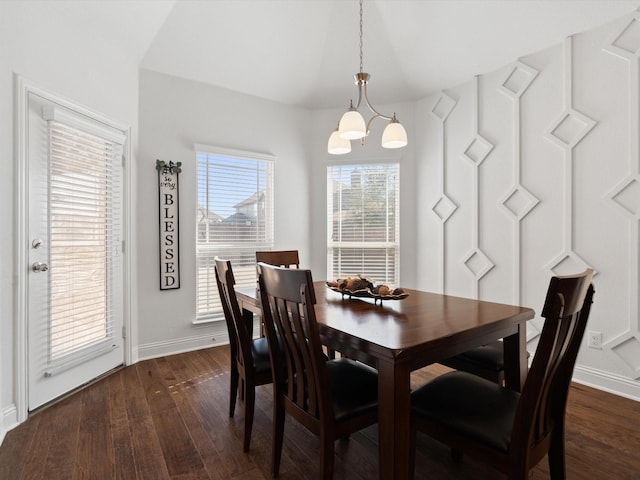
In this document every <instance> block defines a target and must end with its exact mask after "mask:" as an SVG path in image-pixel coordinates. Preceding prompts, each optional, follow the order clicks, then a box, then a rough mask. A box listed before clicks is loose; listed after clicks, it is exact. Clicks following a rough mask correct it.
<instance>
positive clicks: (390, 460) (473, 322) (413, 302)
mask: <svg viewBox="0 0 640 480" xmlns="http://www.w3.org/2000/svg"><path fill="white" fill-rule="evenodd" d="M314 288H315V292H316V300H317V304H316V317H317V320H318V328H319V330H320V335H321V337H322V341H323V343H324V344H325V345H326V346H328V347H330V348H331V349H333V350H335V351H338V352H341V353H343V354H345V355H347V356H349V357H351V358H355V359H358V360H362V361H363V362H365V363H368V364H370V365H372V366H374V367H375V368H376V369H377V370H378V404H379V407H378V408H379V420H378V439H379V456H378V458H379V462H380V464H379V470H380V477H379V478H380V479H381V480H406V479H408V478H409V429H410V413H411V410H410V401H411V400H410V393H411V391H410V380H411V378H410V377H411V372H412V371H413V370H416V369H419V368H422V367H424V366H427V365H429V364H432V363H437V362H438V361H440V360H444V359H446V358H449V357H451V356H453V355H456V354H458V353H462V352H464V351H466V350H469V349H471V348H474V347H478V346H480V345H484V344H486V343H489V342H491V341H493V340H497V339H500V338H503V339H504V355H505V358H504V362H505V384H506V386H507V387H509V388H512V389H514V390H517V391H519V390H520V389H521V387H522V385H523V384H524V380H525V377H526V373H527V351H526V322H527V320H530V319H532V318H534V311H533V310H532V309H531V308H526V307H520V306H514V305H505V304H500V303H492V302H485V301H480V300H473V299H469V298H462V297H454V296H449V295H441V294H437V293H428V292H422V291H419V290H411V289H404V291H405V292H406V293H408V294H409V296H408V297H407V298H404V299H402V300H384V301H382V302H378V303H374V300H373V299H369V298H357V297H349V296H348V295H344V296H343V295H342V294H340V293H338V292H335V291H332V290H329V289H328V288H327V287H326V284H325V282H315V283H314ZM236 293H237V296H238V301H239V303H240V306H241V308H242V309H243V310H244V312H245V315H246V318H247V320H248V321H250V320H251V319H252V318H253V313H256V314H258V315H260V314H261V306H260V299H259V293H258V292H257V290H256V289H255V288H253V287H249V288H236Z"/></svg>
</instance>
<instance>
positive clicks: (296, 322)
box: [258, 263, 378, 480]
mask: <svg viewBox="0 0 640 480" xmlns="http://www.w3.org/2000/svg"><path fill="white" fill-rule="evenodd" d="M258 274H259V275H258V278H259V284H260V296H261V301H262V312H263V320H264V324H265V328H266V331H267V339H268V340H269V352H270V355H271V368H272V369H273V373H274V388H273V392H274V401H273V445H272V475H273V476H274V477H277V476H278V473H279V469H280V457H281V454H282V444H283V440H284V424H285V416H286V414H289V415H290V416H291V417H293V418H294V419H296V420H297V421H298V422H299V423H300V424H302V425H303V426H304V427H306V428H307V429H308V430H309V431H311V432H312V433H313V434H315V435H316V436H318V437H319V440H320V478H322V479H323V480H328V479H332V478H333V470H334V460H335V458H334V456H335V449H334V442H335V441H336V440H337V439H339V438H344V437H348V436H349V435H350V434H351V433H353V432H356V431H358V430H361V429H363V428H365V427H367V426H369V425H372V424H374V423H376V422H377V421H378V401H377V399H378V375H377V372H376V371H375V370H374V369H372V368H370V367H368V366H366V365H363V364H361V363H357V362H355V361H353V360H350V359H346V358H340V359H333V360H328V361H327V359H326V357H325V356H324V353H323V351H322V344H321V342H320V333H319V329H318V324H317V322H316V316H315V303H316V298H315V291H314V289H313V280H312V277H311V270H295V269H287V268H282V267H276V266H273V265H268V264H266V263H259V264H258Z"/></svg>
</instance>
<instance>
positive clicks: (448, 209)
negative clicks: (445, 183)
mask: <svg viewBox="0 0 640 480" xmlns="http://www.w3.org/2000/svg"><path fill="white" fill-rule="evenodd" d="M457 208H458V207H457V206H456V204H455V203H453V202H452V201H451V200H450V199H449V197H447V196H446V195H444V194H443V195H442V196H441V197H440V198H439V199H438V201H437V202H436V203H435V205H434V206H433V208H432V210H433V211H434V213H435V214H436V215H437V216H438V218H439V219H440V221H441V222H442V223H445V222H446V221H447V220H448V219H449V217H450V216H451V215H452V214H453V212H455V211H456V209H457Z"/></svg>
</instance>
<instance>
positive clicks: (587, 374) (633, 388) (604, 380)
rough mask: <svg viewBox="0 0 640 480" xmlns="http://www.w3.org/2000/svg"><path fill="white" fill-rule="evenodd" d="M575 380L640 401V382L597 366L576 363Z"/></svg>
mask: <svg viewBox="0 0 640 480" xmlns="http://www.w3.org/2000/svg"><path fill="white" fill-rule="evenodd" d="M573 381H574V382H576V383H580V384H582V385H587V386H588V387H593V388H597V389H598V390H603V391H605V392H609V393H613V394H614V395H620V396H621V397H626V398H630V399H631V400H635V401H637V402H640V382H638V381H636V380H633V379H630V378H628V377H623V376H621V375H616V374H614V373H611V372H605V371H604V370H598V369H596V368H591V367H585V366H582V365H576V368H575V369H574V371H573Z"/></svg>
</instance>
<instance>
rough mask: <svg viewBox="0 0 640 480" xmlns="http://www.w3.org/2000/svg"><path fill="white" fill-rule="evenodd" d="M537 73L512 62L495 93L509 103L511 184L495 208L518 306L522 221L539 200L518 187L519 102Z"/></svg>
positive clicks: (520, 294)
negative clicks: (508, 249)
mask: <svg viewBox="0 0 640 480" xmlns="http://www.w3.org/2000/svg"><path fill="white" fill-rule="evenodd" d="M537 75H538V71H537V70H535V69H534V68H531V67H530V66H528V65H526V64H524V63H522V62H516V63H515V64H514V66H513V68H511V69H510V70H509V72H508V74H507V76H506V78H505V79H504V81H503V82H502V83H500V86H499V87H498V90H499V91H500V92H502V93H504V94H505V95H507V96H508V97H509V98H511V99H512V100H513V185H512V186H511V187H510V189H509V190H508V191H507V193H506V194H505V195H504V196H503V197H502V198H501V199H500V201H499V206H500V207H502V211H503V212H504V213H505V214H506V215H507V217H508V218H509V219H510V220H511V223H512V228H513V244H512V249H513V272H512V282H513V303H515V304H516V305H519V304H520V299H521V297H522V292H521V289H522V278H521V277H522V274H521V268H522V265H521V264H522V255H521V248H520V246H521V243H522V240H521V230H522V221H523V220H524V217H526V216H527V215H528V214H529V212H531V211H532V210H533V209H534V208H535V206H536V205H537V204H538V202H539V201H540V200H539V199H538V198H536V197H535V196H534V195H533V194H532V193H531V192H529V190H527V189H526V187H525V186H524V185H523V184H522V174H521V166H522V147H521V142H520V136H521V134H522V132H521V127H520V124H521V120H522V119H521V107H520V99H521V97H522V95H523V94H524V92H525V91H526V90H527V88H529V85H531V84H532V83H533V81H534V80H535V78H536V76H537Z"/></svg>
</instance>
